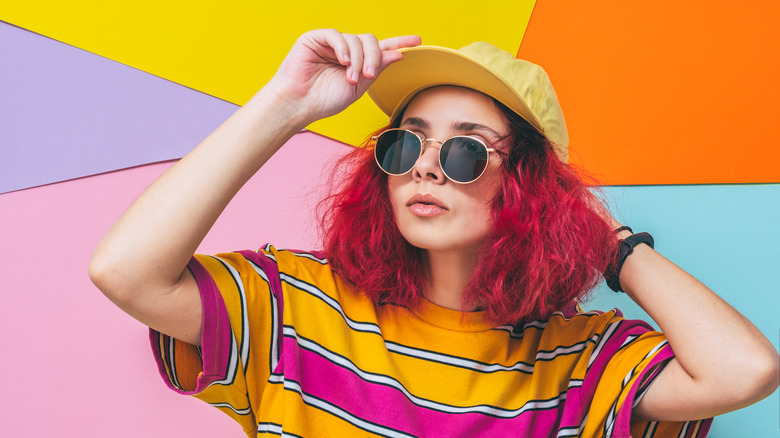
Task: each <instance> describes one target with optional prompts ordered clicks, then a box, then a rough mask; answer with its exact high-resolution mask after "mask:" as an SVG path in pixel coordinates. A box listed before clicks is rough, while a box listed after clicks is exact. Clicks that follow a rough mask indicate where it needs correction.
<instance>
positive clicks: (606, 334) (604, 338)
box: [588, 322, 620, 368]
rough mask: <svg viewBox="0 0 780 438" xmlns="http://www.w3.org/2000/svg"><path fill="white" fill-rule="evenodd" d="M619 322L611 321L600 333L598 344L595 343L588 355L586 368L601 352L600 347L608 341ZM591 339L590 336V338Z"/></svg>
mask: <svg viewBox="0 0 780 438" xmlns="http://www.w3.org/2000/svg"><path fill="white" fill-rule="evenodd" d="M618 324H620V323H619V322H616V323H612V324H610V325H609V326H608V327H607V330H606V331H605V332H604V333H603V334H602V335H601V339H599V342H598V344H597V345H596V348H595V349H594V350H593V353H591V355H590V360H588V368H590V366H591V365H593V362H594V361H595V360H596V358H597V357H598V355H599V353H600V352H601V349H602V348H603V347H604V344H606V343H607V341H609V338H610V336H612V333H613V332H614V331H615V329H617V326H618ZM591 339H592V338H591Z"/></svg>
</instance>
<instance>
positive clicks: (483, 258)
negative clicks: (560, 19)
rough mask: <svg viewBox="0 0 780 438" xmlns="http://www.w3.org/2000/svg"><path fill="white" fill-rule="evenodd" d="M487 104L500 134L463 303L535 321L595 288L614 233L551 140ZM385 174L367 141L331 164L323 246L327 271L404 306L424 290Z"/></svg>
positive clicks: (418, 253) (503, 319) (416, 253)
mask: <svg viewBox="0 0 780 438" xmlns="http://www.w3.org/2000/svg"><path fill="white" fill-rule="evenodd" d="M495 103H496V105H497V106H498V107H499V109H500V110H501V113H502V114H503V116H504V118H505V121H506V123H507V126H508V127H509V135H508V136H507V137H506V138H504V139H502V140H501V143H502V145H503V148H502V149H503V153H502V172H501V173H502V176H501V187H500V189H499V191H498V194H497V195H496V196H495V198H494V199H493V202H492V208H491V213H492V219H493V224H494V225H493V231H492V232H491V234H490V235H489V237H488V238H487V239H486V241H485V243H484V244H483V245H482V248H481V249H480V253H479V254H478V256H477V260H479V262H478V264H477V266H476V269H475V271H474V274H473V276H472V278H471V281H470V283H469V284H468V285H467V287H466V290H465V291H464V300H465V302H464V305H473V304H478V305H479V306H480V307H481V308H482V309H484V310H485V311H486V316H487V318H489V319H490V320H491V321H494V322H496V323H499V324H507V323H518V322H521V321H528V320H531V319H544V318H546V317H547V316H548V315H549V314H550V313H551V312H553V311H556V310H560V309H563V308H564V307H565V306H567V305H569V304H571V303H572V302H574V301H577V300H579V299H581V298H582V297H583V296H584V295H585V294H586V293H587V292H589V291H590V290H591V289H593V287H595V286H596V284H597V283H598V282H599V281H600V280H601V278H602V273H603V272H605V271H606V269H607V267H608V266H609V264H610V262H611V261H612V259H613V257H614V254H615V251H616V248H617V239H616V238H615V235H614V232H613V231H612V230H611V228H610V225H609V224H608V223H607V222H606V220H605V219H604V216H603V214H602V213H603V212H602V211H600V209H602V208H603V207H602V205H601V203H600V202H599V201H598V199H597V198H596V197H595V195H594V194H593V193H591V191H590V190H589V189H588V186H587V185H586V184H585V183H584V182H583V180H582V178H581V177H580V175H579V173H578V172H577V171H576V170H575V169H573V168H572V167H571V166H569V165H568V164H566V163H564V162H562V161H561V160H560V159H559V158H558V157H557V156H556V155H555V152H554V146H553V144H552V143H551V142H550V141H549V140H548V139H547V138H546V137H544V136H543V135H542V134H541V133H539V132H538V131H537V130H536V129H534V128H533V127H532V126H531V125H530V124H529V123H528V122H526V121H525V120H524V119H522V118H521V117H520V116H518V115H517V114H515V113H514V112H513V111H511V110H510V109H508V108H506V107H505V106H504V105H502V104H501V103H499V102H497V101H496V102H495ZM401 118H402V115H401V116H399V118H398V120H396V123H393V124H391V126H396V125H397V124H398V123H399V122H400V120H401ZM382 130H384V128H383V129H382ZM382 130H379V131H377V133H379V132H381V131H382ZM375 134H376V133H375ZM387 178H388V177H387V174H385V173H384V172H382V171H381V170H380V169H379V167H378V166H377V165H376V162H375V160H374V156H373V149H372V148H370V147H362V148H356V149H355V150H354V151H352V152H351V153H350V154H348V155H346V156H345V157H343V158H342V159H341V160H340V161H339V162H338V163H337V165H336V166H335V168H334V171H333V173H332V175H331V179H330V184H331V187H332V188H334V189H335V191H334V192H332V193H331V194H330V195H329V196H328V197H326V198H325V199H324V200H323V201H322V202H321V203H320V205H319V211H320V227H321V230H322V235H323V247H324V251H325V254H326V256H327V258H328V260H329V261H330V263H331V266H332V268H333V269H334V270H335V271H336V272H338V273H339V274H340V275H342V276H343V277H345V278H346V279H348V280H350V281H352V282H353V283H354V284H355V285H356V286H357V288H358V289H360V290H362V291H364V292H365V293H366V294H368V296H370V297H371V298H372V299H373V300H374V302H375V303H378V304H379V303H393V304H396V305H401V306H405V307H409V308H413V307H415V306H416V305H417V304H418V302H419V300H420V299H421V298H422V296H423V295H422V294H423V291H424V288H425V279H424V278H425V277H424V272H423V263H422V257H423V250H421V249H419V248H416V247H414V246H412V245H411V244H409V242H407V241H406V240H405V239H404V237H403V236H402V235H401V232H400V231H399V230H398V227H397V226H396V224H395V219H394V217H393V211H392V208H391V205H390V201H389V195H388V189H387Z"/></svg>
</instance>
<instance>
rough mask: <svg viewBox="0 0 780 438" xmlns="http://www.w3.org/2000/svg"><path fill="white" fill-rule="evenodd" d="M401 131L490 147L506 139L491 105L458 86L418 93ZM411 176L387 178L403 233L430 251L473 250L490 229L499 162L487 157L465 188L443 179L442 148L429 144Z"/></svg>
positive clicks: (500, 119) (503, 125) (501, 121)
mask: <svg viewBox="0 0 780 438" xmlns="http://www.w3.org/2000/svg"><path fill="white" fill-rule="evenodd" d="M400 128H403V129H408V130H410V131H413V132H415V133H417V134H418V135H419V136H420V137H421V138H424V139H435V140H437V141H440V142H443V141H445V140H447V139H449V138H450V137H453V136H456V135H469V136H472V137H476V138H479V139H480V140H482V141H483V142H484V143H485V144H486V145H487V146H488V147H489V148H498V146H497V145H496V142H498V141H499V140H500V139H501V138H502V137H504V136H505V135H506V134H507V131H508V129H507V127H506V122H505V121H504V117H503V116H502V115H501V113H500V112H499V109H498V108H497V107H496V105H495V103H494V102H493V100H492V99H491V98H489V97H487V96H485V95H484V94H482V93H479V92H476V91H473V90H470V89H467V88H461V87H452V86H439V87H434V88H429V89H427V90H425V91H423V92H421V93H420V94H418V95H417V96H416V97H415V98H414V99H413V100H412V101H411V102H410V103H409V106H408V107H407V108H406V111H405V112H404V116H403V119H402V121H401V125H400ZM425 146H426V149H425V150H424V152H423V154H422V156H420V158H419V159H418V160H417V162H416V163H415V166H414V168H413V169H412V171H411V172H409V173H407V174H405V175H401V176H392V175H391V176H388V188H389V193H390V201H391V203H392V206H393V213H394V215H395V221H396V224H397V225H398V228H399V230H400V231H401V234H402V235H403V236H404V238H406V240H407V241H409V243H411V244H412V245H414V246H416V247H418V248H422V249H426V250H429V251H474V250H476V249H477V248H478V247H479V245H480V244H481V243H482V242H484V240H485V238H486V237H487V236H488V234H489V233H490V231H491V229H492V220H491V214H490V208H491V203H492V200H493V198H494V197H495V195H496V193H497V191H498V189H499V186H500V177H501V175H500V174H501V166H500V163H501V158H500V157H499V156H498V154H496V153H494V152H491V153H490V158H489V160H488V164H487V168H486V170H485V173H484V174H483V175H482V176H481V177H480V178H479V179H477V180H476V181H474V182H472V183H469V184H457V183H454V182H452V181H451V180H449V179H447V177H446V176H444V173H443V172H442V170H441V166H440V165H439V157H438V154H439V147H440V146H441V143H438V142H436V141H428V142H426V144H425Z"/></svg>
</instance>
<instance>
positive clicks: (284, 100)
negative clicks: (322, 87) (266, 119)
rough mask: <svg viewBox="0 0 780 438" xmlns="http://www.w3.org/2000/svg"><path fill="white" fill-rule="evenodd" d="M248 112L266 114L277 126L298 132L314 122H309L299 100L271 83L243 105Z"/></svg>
mask: <svg viewBox="0 0 780 438" xmlns="http://www.w3.org/2000/svg"><path fill="white" fill-rule="evenodd" d="M244 107H245V108H247V109H248V110H250V111H253V112H254V111H258V112H260V113H267V115H268V116H271V117H274V118H275V119H276V120H274V121H275V122H276V124H277V126H286V127H288V128H289V129H291V130H294V131H295V132H298V131H300V130H302V129H304V128H306V126H308V125H309V124H310V123H312V122H314V120H310V117H309V113H308V111H305V110H304V108H305V105H304V104H303V102H302V101H301V100H300V99H295V98H292V97H290V96H289V95H287V94H285V93H284V92H282V91H280V90H278V89H277V88H276V87H275V86H274V85H273V84H272V83H270V82H269V83H268V84H267V85H266V86H265V87H263V88H261V89H260V91H258V92H257V93H255V95H254V96H252V98H251V99H249V101H248V102H247V103H246V105H244Z"/></svg>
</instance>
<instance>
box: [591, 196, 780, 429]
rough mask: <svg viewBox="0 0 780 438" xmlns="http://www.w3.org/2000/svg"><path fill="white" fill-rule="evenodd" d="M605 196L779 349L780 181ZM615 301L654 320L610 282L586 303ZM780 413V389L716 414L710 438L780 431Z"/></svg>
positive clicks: (604, 305) (630, 313) (607, 305)
mask: <svg viewBox="0 0 780 438" xmlns="http://www.w3.org/2000/svg"><path fill="white" fill-rule="evenodd" d="M604 196H605V198H606V199H607V201H608V202H609V203H610V205H611V206H612V211H613V213H614V214H615V216H616V217H617V218H618V220H619V221H621V222H622V223H624V224H626V225H630V226H631V227H632V228H633V229H634V231H635V232H640V231H648V232H650V233H651V234H652V235H653V237H654V238H655V241H656V249H657V250H658V251H659V252H661V253H662V254H663V255H665V256H666V257H667V258H669V259H670V260H672V261H673V262H674V263H676V264H677V265H679V266H681V267H682V268H683V269H685V270H687V271H688V272H690V273H691V274H693V275H694V276H695V277H697V278H698V279H699V280H701V281H702V282H703V283H704V284H706V285H707V286H709V287H710V288H711V289H712V290H714V291H715V292H716V293H718V295H720V296H721V297H722V298H723V299H725V300H726V301H728V302H729V303H730V304H731V305H732V306H734V307H735V308H736V309H737V310H739V311H740V312H742V314H744V315H745V316H746V317H747V318H748V319H750V320H751V321H752V322H753V323H754V324H755V325H756V326H757V327H758V328H759V329H760V330H761V331H762V332H763V333H764V334H765V335H766V336H767V337H768V338H769V339H770V340H771V341H772V342H773V343H774V344H775V348H778V343H779V339H780V316H778V305H779V304H780V286H778V282H777V277H778V272H780V229H778V226H779V225H780V184H771V185H750V184H746V185H701V186H631V187H608V188H605V189H604ZM613 307H617V308H620V309H621V310H622V311H623V313H624V314H625V315H626V317H628V318H639V319H649V317H648V316H647V314H646V313H645V312H644V311H642V309H640V308H639V307H638V306H637V305H636V304H634V303H633V302H632V301H631V300H630V299H629V298H628V297H627V296H625V295H624V294H615V293H614V292H612V291H611V290H609V289H608V288H607V287H606V286H603V287H601V288H599V289H598V290H597V291H595V292H594V294H593V297H592V300H591V301H590V302H588V303H586V305H585V308H587V309H611V308H613ZM653 325H654V326H656V325H655V324H653ZM656 327H657V326H656ZM778 411H780V407H779V400H778V392H777V391H775V393H774V394H773V395H771V396H770V397H769V398H767V399H765V400H763V401H761V402H759V403H757V404H755V405H753V406H750V407H748V408H745V409H742V410H740V411H736V412H732V413H730V414H727V415H723V416H720V417H718V418H716V419H715V422H714V423H713V427H712V429H711V433H710V437H713V438H726V437H736V436H746V437H753V436H762V437H764V436H780V419H778Z"/></svg>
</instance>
